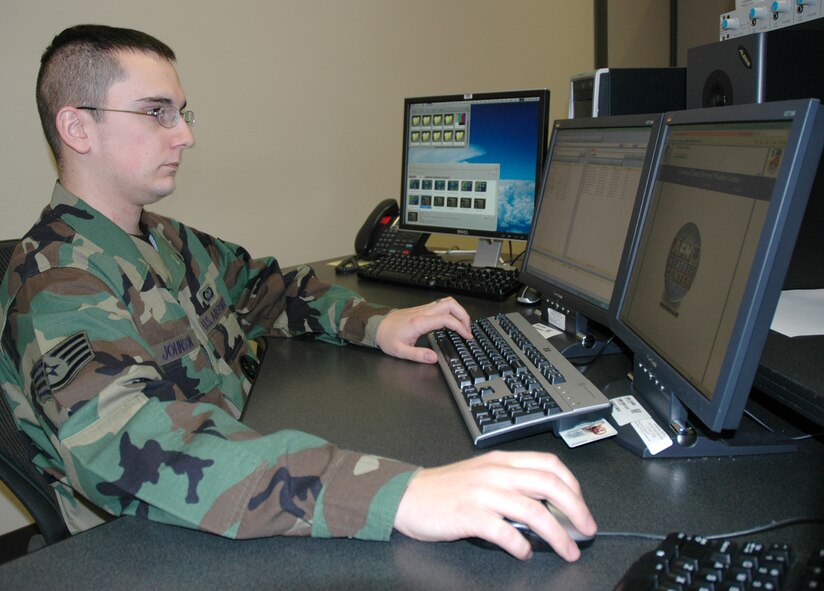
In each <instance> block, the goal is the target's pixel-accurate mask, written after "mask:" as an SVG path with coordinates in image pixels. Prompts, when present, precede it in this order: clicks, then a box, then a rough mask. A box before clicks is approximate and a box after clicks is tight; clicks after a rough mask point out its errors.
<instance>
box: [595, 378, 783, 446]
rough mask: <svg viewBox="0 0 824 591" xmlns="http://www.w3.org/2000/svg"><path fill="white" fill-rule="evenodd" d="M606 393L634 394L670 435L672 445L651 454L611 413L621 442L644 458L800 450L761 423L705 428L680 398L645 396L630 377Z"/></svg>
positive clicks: (632, 430)
mask: <svg viewBox="0 0 824 591" xmlns="http://www.w3.org/2000/svg"><path fill="white" fill-rule="evenodd" d="M603 392H604V395H605V396H606V397H607V398H609V399H610V400H614V399H616V398H620V397H623V396H632V397H633V398H635V400H636V402H637V403H638V404H640V405H641V406H642V407H643V408H644V410H646V411H647V413H648V414H649V415H650V417H651V418H652V419H653V420H654V421H655V422H656V423H657V424H658V426H659V427H660V428H661V429H662V430H663V431H664V433H665V434H666V435H668V436H669V438H670V440H671V443H672V445H670V446H669V447H667V448H666V449H663V450H661V451H659V452H658V453H652V452H651V451H650V449H649V447H648V445H647V443H645V442H644V441H643V440H642V439H641V437H640V436H639V435H638V432H637V431H636V429H635V427H633V426H632V424H625V425H619V424H618V422H617V421H616V420H615V417H614V416H610V417H609V421H610V423H611V424H612V426H613V427H615V429H616V430H617V431H618V435H616V440H617V441H618V443H620V444H621V445H623V446H624V447H626V448H627V449H629V450H630V451H631V452H633V453H634V454H636V455H639V456H641V457H642V458H655V459H657V458H703V457H720V456H741V455H760V454H776V453H790V452H794V451H797V449H798V446H797V445H796V444H795V442H793V441H792V440H791V439H790V438H789V437H787V436H786V435H783V434H779V433H771V432H769V431H765V430H763V429H762V428H761V427H760V426H759V427H755V426H754V425H748V424H747V425H745V424H744V423H743V422H742V424H741V425H739V427H738V429H736V430H735V431H728V432H724V433H721V434H718V433H711V432H707V431H704V430H703V429H701V428H700V427H698V426H697V425H695V424H692V423H691V422H690V421H689V420H688V417H687V414H688V413H687V409H686V407H684V405H683V404H682V403H681V402H680V401H679V400H678V399H677V398H674V397H666V396H664V395H652V394H650V395H644V394H643V393H642V392H639V391H638V390H637V389H636V388H635V387H633V386H632V385H631V384H630V382H629V380H620V381H618V382H612V383H611V384H608V385H607V386H606V388H604V389H603Z"/></svg>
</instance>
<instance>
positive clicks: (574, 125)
mask: <svg viewBox="0 0 824 591" xmlns="http://www.w3.org/2000/svg"><path fill="white" fill-rule="evenodd" d="M660 119H661V114H660V113H642V114H632V115H612V116H608V117H578V118H573V119H558V120H556V121H555V122H554V123H553V125H552V134H551V137H550V142H549V147H548V148H547V157H546V162H545V164H544V172H543V177H542V180H541V185H540V188H539V191H538V193H539V195H538V198H537V200H536V202H535V215H534V217H533V228H534V227H535V221H536V220H537V219H538V215H539V213H540V211H541V206H542V204H543V198H544V192H545V188H546V184H547V182H548V178H549V174H550V168H551V160H552V154H553V153H554V151H555V146H556V144H557V141H558V134H559V132H563V131H565V130H569V129H618V128H632V127H635V128H641V127H648V128H650V135H649V141H648V143H647V151H646V155H645V156H644V164H643V165H642V171H641V178H640V179H639V181H638V191H641V190H642V189H643V187H644V185H645V183H646V178H647V175H648V174H649V171H650V167H649V166H648V159H649V158H650V154H651V153H652V150H650V147H651V144H653V143H654V142H655V141H656V139H657V137H658V135H659V134H658V127H659V126H660ZM637 195H638V192H636V198H635V204H634V205H633V210H632V213H631V214H630V217H629V221H630V224H631V223H632V221H633V220H634V219H635V218H636V210H637V208H638V196H637ZM630 227H631V226H630V225H628V226H627V231H629V229H630ZM534 239H535V236H534V232H533V233H531V234H530V238H529V241H528V243H527V246H526V250H525V251H524V261H523V264H522V265H521V271H520V273H519V275H518V279H519V280H520V281H521V282H522V283H523V284H525V285H527V286H529V287H531V288H533V289H535V290H537V291H539V292H540V293H541V294H542V296H543V298H544V300H549V301H550V304H549V305H550V306H552V307H553V308H554V309H556V310H557V309H558V306H560V305H561V303H562V304H563V307H564V308H565V309H567V310H569V316H570V317H569V318H567V322H566V325H567V326H566V327H560V326H559V327H557V328H563V329H564V330H566V332H569V333H574V332H575V331H576V330H577V329H578V328H580V325H581V319H580V317H579V315H583V316H584V317H585V318H586V320H587V321H592V322H595V323H597V324H599V325H600V326H601V327H603V328H606V327H607V326H608V323H609V316H610V314H609V308H606V309H605V308H602V307H600V306H599V305H597V304H596V303H594V302H593V301H592V300H590V299H587V298H586V297H584V296H583V295H581V294H579V293H576V292H574V291H570V289H568V288H567V286H565V285H562V284H560V283H557V282H553V281H551V280H548V279H546V278H544V277H541V276H538V275H535V274H534V273H532V272H531V271H530V268H529V260H530V253H531V251H532V244H533V241H534ZM619 268H620V267H619ZM613 293H614V289H613ZM610 302H611V300H610Z"/></svg>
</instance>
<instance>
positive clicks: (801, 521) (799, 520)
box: [596, 517, 824, 541]
mask: <svg viewBox="0 0 824 591" xmlns="http://www.w3.org/2000/svg"><path fill="white" fill-rule="evenodd" d="M810 524H822V525H824V518H820V517H790V518H788V519H782V520H780V521H773V522H772V523H768V524H764V525H757V526H755V527H752V528H749V529H742V530H739V531H733V532H725V533H720V534H712V535H702V536H701V537H703V538H705V539H707V540H723V539H726V538H740V537H743V536H752V535H755V534H760V533H764V532H768V531H772V530H775V529H782V528H785V527H792V526H796V525H810ZM596 537H599V538H601V537H604V538H638V539H641V540H654V541H661V540H664V539H666V537H667V536H666V535H662V534H653V533H648V532H624V531H605V532H600V531H599V532H598V533H597V534H596Z"/></svg>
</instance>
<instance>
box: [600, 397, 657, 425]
mask: <svg viewBox="0 0 824 591" xmlns="http://www.w3.org/2000/svg"><path fill="white" fill-rule="evenodd" d="M610 402H612V418H613V419H615V422H616V423H618V424H619V425H621V426H624V425H628V424H630V423H632V422H634V421H639V420H641V419H649V418H650V416H649V413H648V412H647V411H646V410H645V409H644V407H643V406H641V405H640V404H639V403H638V401H637V400H636V399H635V396H619V397H618V398H613V399H612V400H610Z"/></svg>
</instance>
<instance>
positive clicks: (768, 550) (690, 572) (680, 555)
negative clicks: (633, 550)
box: [614, 533, 824, 591]
mask: <svg viewBox="0 0 824 591" xmlns="http://www.w3.org/2000/svg"><path fill="white" fill-rule="evenodd" d="M750 589H771V590H772V589H775V590H777V589H787V590H801V589H824V548H821V549H820V550H819V551H818V552H816V553H814V554H813V555H812V556H809V557H804V558H799V557H798V556H796V554H795V552H794V551H793V548H792V547H791V546H790V545H789V544H767V543H761V542H757V541H746V542H742V543H737V542H734V541H732V540H731V539H713V540H708V539H706V538H702V537H699V536H689V535H687V534H684V533H671V534H669V535H668V536H667V537H666V539H664V540H663V541H662V542H661V543H660V544H659V546H658V548H656V549H655V550H653V551H652V552H648V553H647V554H644V555H643V556H641V557H640V558H639V559H638V560H636V561H635V562H634V563H633V564H632V566H630V567H629V568H628V569H627V571H626V573H624V576H623V578H622V579H621V581H620V582H619V583H618V585H617V586H616V587H615V589H614V591H658V590H667V591H671V590H672V591H674V590H680V591H704V590H708V591H746V590H750Z"/></svg>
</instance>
